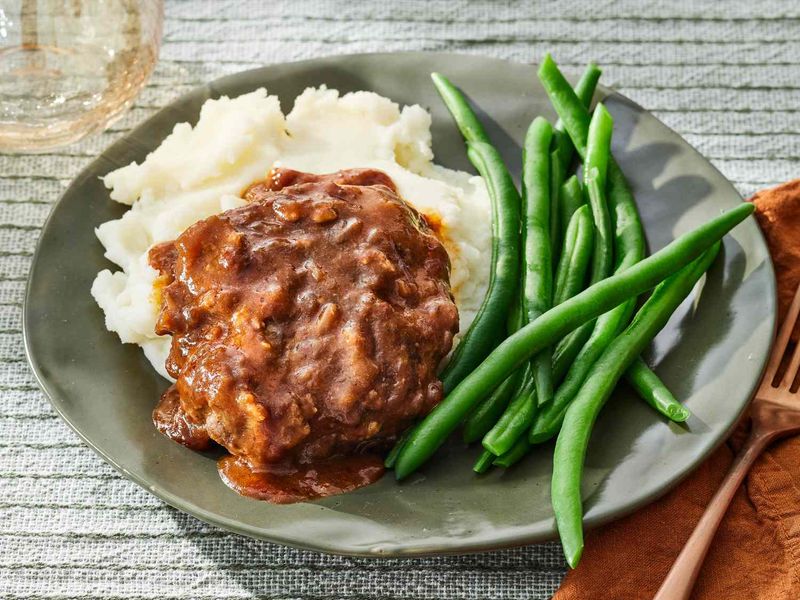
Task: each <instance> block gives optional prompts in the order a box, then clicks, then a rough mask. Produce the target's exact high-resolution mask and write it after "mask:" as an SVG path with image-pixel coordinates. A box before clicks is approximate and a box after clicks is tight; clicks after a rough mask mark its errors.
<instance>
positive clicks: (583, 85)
mask: <svg viewBox="0 0 800 600" xmlns="http://www.w3.org/2000/svg"><path fill="white" fill-rule="evenodd" d="M600 73H601V71H600V69H598V68H597V65H595V64H594V63H589V65H588V66H587V67H586V70H585V71H584V72H583V75H581V78H580V80H579V81H578V83H577V85H576V86H575V94H576V95H577V97H578V98H579V99H580V101H581V102H582V103H583V105H584V106H585V107H586V108H587V109H588V108H589V106H590V105H591V103H592V97H593V96H594V90H595V88H596V87H597V81H598V79H600ZM553 148H554V149H553V154H551V156H550V195H551V203H550V207H551V210H550V235H551V237H550V245H551V246H552V248H553V262H554V263H555V262H556V261H558V254H559V251H560V249H561V238H562V237H563V235H564V231H565V229H566V227H567V223H568V222H569V216H567V217H566V218H565V217H564V215H563V213H560V212H559V211H558V209H557V207H558V205H559V204H560V199H559V197H560V191H561V184H562V183H563V182H564V178H565V177H566V173H567V171H568V170H569V167H570V164H571V163H572V159H573V158H574V156H575V148H574V147H573V146H572V142H571V141H570V139H569V135H567V133H566V132H565V131H564V124H563V123H562V122H561V120H559V121H558V122H556V125H555V127H554V128H553ZM571 214H572V213H570V215H571Z"/></svg>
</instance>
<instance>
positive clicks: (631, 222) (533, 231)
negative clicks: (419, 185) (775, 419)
mask: <svg viewBox="0 0 800 600" xmlns="http://www.w3.org/2000/svg"><path fill="white" fill-rule="evenodd" d="M599 77H600V70H599V69H598V68H597V67H596V66H595V65H594V64H590V65H589V67H587V69H586V71H585V72H584V74H583V76H582V77H581V79H580V81H579V82H578V84H577V85H576V86H575V88H574V89H573V88H572V87H571V86H570V84H569V83H568V82H567V80H566V79H565V78H564V76H563V75H562V74H561V72H560V71H559V69H558V66H557V65H556V64H555V62H554V61H553V60H552V58H551V57H550V55H547V56H546V57H545V59H544V60H543V61H542V63H541V64H540V66H539V79H540V81H541V83H542V85H543V86H544V89H545V91H546V92H547V94H548V96H549V98H550V100H551V102H552V104H553V106H554V108H555V110H556V113H557V114H558V117H559V120H558V121H557V122H556V124H555V126H551V125H550V123H549V122H548V121H547V120H545V119H544V118H542V117H537V118H535V119H534V120H533V121H532V123H531V125H530V127H529V129H528V132H527V134H526V137H525V143H524V145H523V161H522V163H523V166H522V177H521V180H522V194H521V195H520V194H519V193H518V192H517V189H516V188H515V186H514V183H513V180H512V179H511V175H510V173H509V171H508V169H507V168H506V166H505V165H504V164H503V161H502V158H501V156H500V154H499V152H498V151H497V150H496V149H495V148H494V147H493V146H492V144H491V141H490V139H489V137H488V135H487V133H486V130H485V129H484V127H483V125H482V124H481V122H480V120H479V119H478V117H477V115H476V114H475V112H474V111H473V109H472V107H471V106H470V105H469V103H468V102H467V100H466V98H465V97H464V95H463V94H462V93H461V92H460V91H459V90H458V88H456V87H455V86H454V85H453V84H452V83H451V82H450V81H449V80H447V78H445V77H444V76H442V75H439V74H433V75H432V78H433V81H434V84H435V85H436V88H437V90H438V91H439V93H440V95H441V96H442V99H443V100H444V103H445V105H446V106H447V108H448V109H449V111H450V113H451V115H452V116H453V119H454V121H455V123H456V125H457V126H458V128H459V130H460V131H461V133H462V135H463V137H464V140H465V142H466V146H467V155H468V157H469V159H470V161H471V162H472V164H473V165H474V166H475V168H476V169H477V170H478V172H479V174H480V175H481V176H482V177H483V178H484V180H485V182H486V185H487V189H488V191H489V197H490V201H491V205H492V218H493V228H492V261H491V270H490V282H489V289H488V291H487V293H486V296H485V298H484V301H483V303H482V305H481V308H480V310H479V311H478V314H477V316H476V318H475V320H474V321H473V323H472V325H471V326H470V327H469V328H468V329H467V331H466V332H465V334H464V336H463V338H462V340H461V342H460V344H459V345H458V346H457V348H456V350H455V351H454V353H453V356H452V357H451V359H450V362H449V363H448V365H447V366H446V367H445V369H444V371H443V372H442V374H441V377H442V381H443V384H444V389H445V398H444V399H443V400H442V402H441V403H439V405H438V406H436V407H435V408H434V409H433V410H432V411H431V413H430V414H428V415H427V417H425V418H424V419H423V420H422V421H420V422H419V423H417V424H416V425H415V426H413V427H412V428H410V429H409V430H408V431H407V432H406V433H405V434H404V436H403V437H402V439H401V440H400V441H399V442H398V443H397V444H396V446H395V447H394V448H393V450H392V451H391V453H390V454H389V456H388V457H387V460H386V466H387V467H389V468H394V469H395V475H396V477H397V479H398V480H401V479H404V478H406V477H408V476H409V475H410V474H411V473H413V472H415V471H416V470H417V469H419V468H420V467H421V466H422V465H423V464H424V463H425V462H426V461H428V460H429V459H430V458H431V456H432V455H433V454H434V453H435V452H436V450H437V449H438V448H439V447H440V446H441V445H442V444H443V443H444V442H445V440H446V439H447V438H448V437H449V436H450V435H451V434H452V433H453V432H454V430H455V429H456V428H457V427H458V426H459V425H463V438H464V441H465V442H467V443H472V442H476V441H478V440H480V441H481V445H482V446H483V450H482V453H481V455H480V456H479V458H478V460H477V462H476V463H475V465H474V467H473V470H474V471H475V472H477V473H483V472H485V471H487V470H488V469H490V468H492V466H498V467H503V468H508V467H511V466H513V465H514V464H516V463H517V462H519V461H520V460H522V459H523V458H524V457H525V456H526V455H527V454H528V453H529V452H531V450H532V449H533V448H534V447H536V446H535V445H536V444H538V443H541V442H544V441H546V440H548V439H551V438H553V437H556V436H557V441H556V446H555V453H554V472H553V481H552V502H553V509H554V512H555V514H556V521H557V525H558V530H559V535H560V536H561V539H562V543H563V546H564V552H565V556H566V557H567V561H568V563H569V564H570V566H572V567H574V566H575V565H576V564H577V563H578V561H579V560H580V556H581V553H582V550H583V531H582V519H583V514H582V504H581V497H580V481H581V476H582V470H583V460H584V456H585V452H586V447H587V445H588V441H589V437H590V435H591V431H592V428H593V425H594V422H595V420H596V418H597V415H598V413H599V411H600V409H601V408H602V406H603V404H604V403H605V401H606V400H607V399H608V397H609V396H610V394H611V393H612V392H613V390H614V388H615V387H616V385H617V383H618V382H619V380H620V379H621V378H623V377H624V378H625V379H626V380H627V382H628V383H629V384H630V385H631V386H632V387H633V389H634V390H635V391H636V392H637V394H638V395H639V396H640V397H641V398H642V399H643V400H644V401H645V402H646V403H647V404H648V405H650V406H651V407H652V408H653V409H654V410H655V411H657V412H658V413H659V414H661V415H663V416H664V417H666V418H667V419H670V420H672V421H675V422H682V421H685V420H686V419H687V418H688V417H689V411H688V410H687V409H686V408H685V407H684V406H682V405H681V404H680V402H678V400H677V399H676V398H675V397H674V395H673V394H672V393H671V392H670V391H669V389H668V388H667V386H666V385H665V384H664V383H663V382H662V381H661V380H660V379H659V377H658V376H657V375H656V374H655V373H654V372H653V371H652V370H651V369H650V368H649V367H648V366H647V365H646V364H645V362H644V361H643V360H642V359H641V356H640V355H641V352H642V351H643V350H644V348H645V347H646V346H647V345H648V344H649V343H650V342H651V341H652V339H653V337H654V336H655V335H656V334H657V333H658V331H659V330H660V329H661V328H662V327H663V325H664V323H666V321H667V319H669V317H670V315H671V314H672V313H673V312H674V310H675V309H676V308H677V306H678V305H679V304H680V302H682V301H683V299H684V298H686V296H687V295H688V294H689V293H690V292H691V290H692V288H693V286H694V285H695V283H696V282H697V281H698V280H699V278H700V277H701V276H702V275H703V273H705V271H706V270H707V269H708V268H709V266H710V265H711V263H712V262H713V260H714V258H715V257H716V255H717V253H718V250H719V247H720V240H721V239H722V237H723V236H724V235H725V234H726V233H727V232H728V231H730V230H731V229H732V228H733V227H735V226H736V225H738V224H739V223H740V222H741V221H743V220H744V219H745V218H747V217H748V216H749V215H750V214H752V212H753V207H752V205H750V204H742V205H740V206H737V207H736V208H733V209H731V210H729V211H727V212H725V213H723V214H721V215H720V216H718V217H716V218H714V219H712V220H711V221H709V222H707V223H705V224H704V225H701V226H700V227H698V228H697V229H695V230H694V231H691V232H689V233H686V234H684V235H682V236H681V237H679V238H677V239H676V240H674V241H673V242H672V243H671V244H669V245H667V246H666V247H664V248H663V249H661V250H659V251H658V252H656V253H654V254H652V255H651V256H649V257H648V256H646V250H645V238H644V231H643V228H642V224H641V220H640V218H639V213H638V210H637V207H636V201H635V199H634V197H633V194H632V192H631V189H630V188H629V186H628V183H627V181H626V180H625V176H624V174H623V172H622V170H621V169H620V167H619V165H618V164H617V163H616V161H615V160H614V158H613V156H612V153H611V140H612V133H613V126H614V123H613V117H612V116H611V114H610V113H609V111H608V110H607V109H606V107H605V106H604V105H603V104H602V103H598V104H597V105H596V106H595V108H594V110H593V111H590V105H591V100H592V97H593V96H594V91H595V88H596V86H597V82H598V79H599ZM576 158H577V159H578V160H579V161H580V162H581V163H582V175H583V178H582V180H580V179H578V177H577V176H576V175H575V174H573V173H574V171H575V166H574V164H573V163H574V162H575V159H576ZM654 288H655V289H654ZM650 290H654V291H653V292H652V294H651V295H650V297H649V298H648V300H647V301H646V302H645V303H644V304H643V305H642V307H641V308H640V309H639V310H638V312H637V311H636V305H637V299H638V297H639V295H640V294H643V293H645V292H648V291H650ZM634 312H636V315H635V316H634Z"/></svg>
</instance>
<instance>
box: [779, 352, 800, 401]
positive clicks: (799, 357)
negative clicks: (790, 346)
mask: <svg viewBox="0 0 800 600" xmlns="http://www.w3.org/2000/svg"><path fill="white" fill-rule="evenodd" d="M798 368H800V344H797V345H796V346H795V347H794V352H792V361H791V362H790V363H789V366H788V367H787V368H786V372H785V373H784V374H783V378H782V379H781V383H780V385H779V386H778V387H783V388H786V389H787V390H788V389H790V388H791V387H792V384H793V383H794V378H795V377H796V376H797V369H798Z"/></svg>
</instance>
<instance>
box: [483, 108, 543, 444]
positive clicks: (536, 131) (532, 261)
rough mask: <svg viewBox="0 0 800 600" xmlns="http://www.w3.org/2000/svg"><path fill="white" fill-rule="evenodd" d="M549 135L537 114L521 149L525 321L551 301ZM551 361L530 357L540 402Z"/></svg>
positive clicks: (532, 374)
mask: <svg viewBox="0 0 800 600" xmlns="http://www.w3.org/2000/svg"><path fill="white" fill-rule="evenodd" d="M552 136H553V128H552V127H551V126H550V123H548V122H547V120H546V119H544V118H542V117H536V118H535V119H534V120H533V122H532V123H531V125H530V127H529V128H528V133H527V134H526V135H525V144H524V146H523V150H522V205H523V207H524V212H525V222H524V226H523V227H522V245H523V248H524V255H523V260H522V263H523V268H522V281H523V284H522V285H523V295H522V306H523V309H524V310H523V316H524V318H525V322H526V323H530V322H532V321H534V320H536V319H537V318H539V316H541V315H542V314H543V313H544V312H546V311H547V310H548V309H549V308H550V306H551V304H552V302H553V259H552V254H551V249H550V192H549V186H550V180H549V177H550V152H549V150H548V149H549V147H550V141H551V139H552ZM552 365H553V353H552V351H550V352H548V351H547V350H545V351H543V352H540V353H539V354H537V355H536V356H534V357H533V358H532V359H531V376H532V377H533V382H534V384H535V385H536V398H537V401H538V403H539V404H540V405H542V404H546V403H547V402H549V401H550V400H551V399H552V398H553V374H552ZM490 449H491V448H490ZM495 454H502V452H496V453H495Z"/></svg>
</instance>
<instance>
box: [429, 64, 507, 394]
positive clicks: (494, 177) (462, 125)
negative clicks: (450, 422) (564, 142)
mask: <svg viewBox="0 0 800 600" xmlns="http://www.w3.org/2000/svg"><path fill="white" fill-rule="evenodd" d="M431 78H432V79H433V83H434V85H435V86H436V89H437V90H438V91H439V94H440V95H441V97H442V99H443V100H444V103H445V105H446V106H447V108H448V109H449V110H450V113H451V114H452V115H453V118H454V120H455V122H456V125H457V126H458V128H459V130H460V131H461V133H462V135H463V136H464V139H465V140H467V156H468V157H469V159H470V162H472V164H473V165H474V166H475V168H476V169H477V170H478V172H479V173H480V174H481V176H482V177H483V178H484V180H485V181H486V187H487V188H488V191H489V198H490V200H491V204H492V260H491V265H492V268H491V271H490V274H489V288H488V290H487V291H486V295H485V296H484V299H483V302H482V303H481V306H480V308H479V309H478V314H477V315H476V316H475V319H474V320H473V321H472V324H471V325H470V326H469V328H468V329H467V331H466V332H465V333H464V335H463V337H462V339H461V342H460V343H459V344H458V346H457V347H456V349H455V351H454V352H453V355H452V356H451V357H450V361H449V362H448V364H447V365H446V366H445V368H444V371H443V372H442V373H441V379H442V384H443V386H444V390H445V393H447V392H449V391H450V390H451V389H453V388H454V387H455V386H456V385H457V384H458V382H460V381H461V380H462V379H463V378H464V377H466V376H467V375H468V374H469V373H470V372H471V371H472V370H473V369H474V368H475V367H476V366H478V364H480V362H481V361H482V360H483V359H484V358H485V357H486V355H487V354H489V352H491V351H492V349H493V348H494V347H495V346H496V345H497V344H498V343H499V341H500V340H501V339H502V332H503V326H502V321H504V320H505V319H506V315H507V314H508V312H509V308H510V306H511V303H512V301H513V299H514V297H515V296H516V290H517V282H518V279H519V218H520V213H519V206H520V197H519V193H518V192H517V188H516V187H514V181H513V180H512V179H511V175H510V174H509V172H508V169H507V168H506V166H505V164H503V160H502V158H501V157H500V153H499V152H497V150H496V149H495V148H494V147H493V146H492V145H491V144H490V143H489V138H488V136H487V135H486V131H485V130H484V128H483V126H482V125H481V123H480V121H479V120H478V117H477V115H476V114H475V112H474V111H473V110H472V108H471V107H470V105H469V103H468V102H467V100H466V98H464V95H463V94H462V93H461V92H460V91H459V90H458V88H456V87H455V86H454V85H453V84H452V83H450V81H448V79H447V78H446V77H444V76H443V75H440V74H438V73H433V74H432V75H431Z"/></svg>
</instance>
